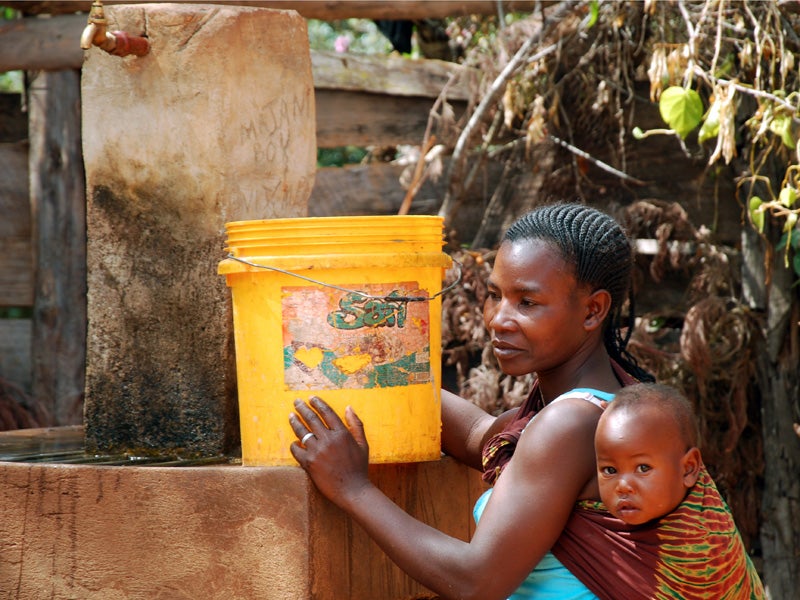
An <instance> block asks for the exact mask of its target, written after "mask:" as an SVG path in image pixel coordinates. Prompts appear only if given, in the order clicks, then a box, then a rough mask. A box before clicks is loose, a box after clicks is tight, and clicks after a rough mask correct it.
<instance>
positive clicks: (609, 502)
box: [595, 383, 702, 525]
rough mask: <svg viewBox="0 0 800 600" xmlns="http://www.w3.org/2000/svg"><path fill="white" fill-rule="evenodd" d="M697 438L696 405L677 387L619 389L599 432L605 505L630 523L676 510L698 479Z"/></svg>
mask: <svg viewBox="0 0 800 600" xmlns="http://www.w3.org/2000/svg"><path fill="white" fill-rule="evenodd" d="M697 438H698V433H697V424H696V421H695V418H694V413H693V411H692V406H691V404H689V401H688V400H686V398H684V397H683V396H682V395H681V394H680V392H678V390H676V389H675V388H672V387H669V386H665V385H659V384H653V383H641V384H636V385H632V386H629V387H625V388H623V389H622V390H620V391H619V392H618V393H617V395H616V397H615V398H614V400H613V402H611V403H609V405H608V407H607V408H606V410H605V411H604V413H603V415H602V416H601V417H600V421H599V422H598V424H597V432H596V434H595V452H596V454H597V480H598V483H599V485H600V497H601V498H602V500H603V503H604V504H605V505H606V508H607V509H608V510H609V511H610V512H611V513H612V514H613V515H614V516H616V517H618V518H620V519H622V520H623V521H625V522H626V523H629V524H631V525H641V524H642V523H646V522H648V521H651V520H652V519H657V518H659V517H662V516H664V515H666V514H667V513H670V512H672V511H673V510H674V509H675V508H676V507H677V506H678V505H679V504H680V503H681V502H682V501H683V499H684V498H685V497H686V492H687V491H688V490H689V488H691V487H692V486H693V485H694V484H695V482H696V481H697V477H698V475H699V472H700V467H701V465H702V459H701V457H700V451H699V450H698V449H697Z"/></svg>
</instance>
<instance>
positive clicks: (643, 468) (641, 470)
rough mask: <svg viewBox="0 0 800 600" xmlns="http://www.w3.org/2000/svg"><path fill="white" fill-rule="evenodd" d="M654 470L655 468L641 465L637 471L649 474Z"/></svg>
mask: <svg viewBox="0 0 800 600" xmlns="http://www.w3.org/2000/svg"><path fill="white" fill-rule="evenodd" d="M652 468H653V467H651V466H650V465H639V466H637V467H636V470H637V471H638V472H639V473H647V472H648V471H649V470H650V469H652Z"/></svg>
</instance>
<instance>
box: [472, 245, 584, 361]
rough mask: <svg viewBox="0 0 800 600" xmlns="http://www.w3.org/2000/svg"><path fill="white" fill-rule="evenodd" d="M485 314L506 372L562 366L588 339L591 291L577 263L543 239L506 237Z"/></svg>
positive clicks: (491, 282) (485, 305) (499, 255)
mask: <svg viewBox="0 0 800 600" xmlns="http://www.w3.org/2000/svg"><path fill="white" fill-rule="evenodd" d="M488 291H489V295H488V297H487V299H486V303H485V304H484V307H483V318H484V321H485V323H486V328H487V329H488V331H489V333H490V335H491V341H492V346H493V348H494V354H495V356H496V357H497V361H498V363H499V364H500V368H501V369H502V370H503V372H504V373H506V374H508V375H512V376H515V377H519V376H521V375H525V374H528V373H533V372H537V373H539V374H540V375H541V373H542V372H544V371H547V370H549V369H555V368H558V367H559V366H560V365H562V364H563V363H565V362H566V361H567V360H568V359H569V358H571V357H572V356H574V355H575V354H576V352H577V351H578V348H579V347H580V346H581V344H583V343H585V342H586V340H587V332H586V330H585V329H584V327H583V324H584V321H585V319H586V316H587V314H586V311H587V309H586V299H587V298H588V296H589V294H590V291H591V290H589V289H588V287H587V286H583V285H580V286H579V285H578V283H577V281H576V280H575V275H574V267H573V265H571V264H569V263H567V262H565V261H564V259H563V258H562V257H561V254H560V253H559V251H558V249H557V248H556V247H555V246H554V245H553V244H551V243H549V242H546V241H542V240H520V241H517V242H513V243H512V242H503V244H502V245H501V246H500V249H499V250H498V253H497V258H496V259H495V263H494V268H493V269H492V273H491V275H490V276H489V281H488Z"/></svg>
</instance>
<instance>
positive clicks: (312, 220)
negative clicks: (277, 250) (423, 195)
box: [225, 215, 444, 229]
mask: <svg viewBox="0 0 800 600" xmlns="http://www.w3.org/2000/svg"><path fill="white" fill-rule="evenodd" d="M397 221H406V222H413V221H417V222H422V221H430V222H437V223H440V224H441V223H443V222H444V217H441V216H439V215H350V216H348V215H335V216H330V217H281V218H277V219H253V220H241V221H229V222H227V223H225V228H226V229H227V228H237V229H241V228H247V227H254V228H258V227H264V226H265V225H275V226H280V225H283V224H285V225H298V224H307V225H312V226H313V225H319V226H326V225H327V224H333V223H345V222H354V223H380V222H385V223H387V224H388V223H390V222H395V223H396V222H397Z"/></svg>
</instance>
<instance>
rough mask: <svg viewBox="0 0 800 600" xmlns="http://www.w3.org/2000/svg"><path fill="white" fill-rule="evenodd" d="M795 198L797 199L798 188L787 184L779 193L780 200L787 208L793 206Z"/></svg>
mask: <svg viewBox="0 0 800 600" xmlns="http://www.w3.org/2000/svg"><path fill="white" fill-rule="evenodd" d="M795 200H797V190H795V189H794V188H793V187H789V186H786V187H785V188H783V189H782V190H781V193H780V194H779V195H778V201H779V202H780V203H781V204H783V205H784V206H785V207H786V208H792V204H794V202H795Z"/></svg>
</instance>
